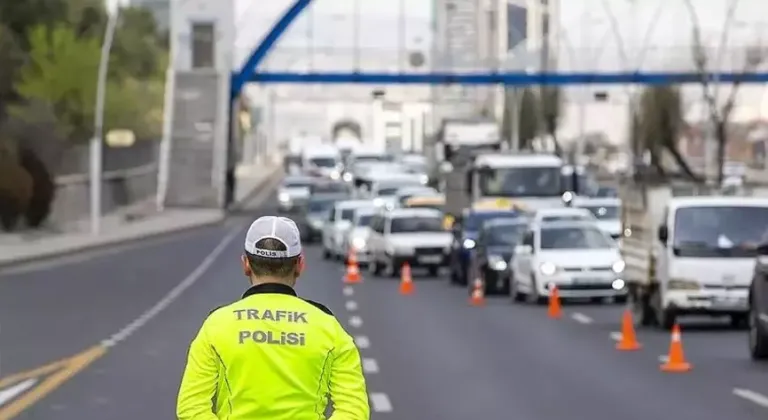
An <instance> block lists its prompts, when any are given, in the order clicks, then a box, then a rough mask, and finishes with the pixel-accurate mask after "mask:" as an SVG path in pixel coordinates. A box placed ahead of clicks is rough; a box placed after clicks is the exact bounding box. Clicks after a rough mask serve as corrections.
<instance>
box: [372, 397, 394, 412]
mask: <svg viewBox="0 0 768 420" xmlns="http://www.w3.org/2000/svg"><path fill="white" fill-rule="evenodd" d="M370 397H371V408H372V409H373V411H375V412H377V413H390V412H392V403H391V402H390V401H389V397H388V396H387V394H384V393H382V392H371V394H370Z"/></svg>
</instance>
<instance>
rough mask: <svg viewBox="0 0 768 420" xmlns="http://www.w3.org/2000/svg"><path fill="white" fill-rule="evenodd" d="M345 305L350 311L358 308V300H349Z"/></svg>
mask: <svg viewBox="0 0 768 420" xmlns="http://www.w3.org/2000/svg"><path fill="white" fill-rule="evenodd" d="M344 306H345V307H346V308H347V310H348V311H356V310H357V302H355V301H354V300H349V301H347V303H345V304H344Z"/></svg>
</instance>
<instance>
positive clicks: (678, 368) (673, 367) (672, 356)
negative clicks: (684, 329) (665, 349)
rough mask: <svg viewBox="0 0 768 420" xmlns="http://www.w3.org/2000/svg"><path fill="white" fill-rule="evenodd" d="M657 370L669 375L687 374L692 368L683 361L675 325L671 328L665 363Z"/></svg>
mask: <svg viewBox="0 0 768 420" xmlns="http://www.w3.org/2000/svg"><path fill="white" fill-rule="evenodd" d="M659 368H660V369H661V371H662V372H669V373H683V372H688V371H690V370H691V369H692V368H693V366H691V364H690V363H688V362H687V361H686V360H685V354H684V353H683V340H682V336H681V334H680V326H679V325H677V324H675V325H674V326H673V327H672V338H671V340H670V343H669V355H668V357H667V361H666V362H665V363H664V364H662V365H661V366H660V367H659Z"/></svg>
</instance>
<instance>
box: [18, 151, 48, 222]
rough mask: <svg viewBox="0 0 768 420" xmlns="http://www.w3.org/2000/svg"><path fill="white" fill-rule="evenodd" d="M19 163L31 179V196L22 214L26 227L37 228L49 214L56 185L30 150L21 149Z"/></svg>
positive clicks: (43, 164)
mask: <svg viewBox="0 0 768 420" xmlns="http://www.w3.org/2000/svg"><path fill="white" fill-rule="evenodd" d="M19 162H20V163H21V166H22V167H23V168H24V170H26V172H27V173H28V174H29V176H30V177H31V179H32V194H31V197H30V200H29V206H27V209H26V211H25V212H24V219H25V220H26V222H27V226H29V227H33V228H37V227H40V226H41V225H42V224H43V222H45V220H46V219H47V218H48V216H49V215H50V214H51V208H52V207H53V199H54V197H55V196H56V184H55V183H54V181H53V175H52V174H51V172H50V171H49V170H48V168H46V166H45V163H43V161H42V160H41V159H40V158H39V157H38V156H37V154H35V153H34V152H33V151H32V150H30V149H22V150H21V151H20V153H19Z"/></svg>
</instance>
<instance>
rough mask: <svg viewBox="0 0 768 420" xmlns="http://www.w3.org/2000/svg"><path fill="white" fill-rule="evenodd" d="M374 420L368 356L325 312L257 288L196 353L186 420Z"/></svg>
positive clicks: (219, 320) (182, 413) (215, 323)
mask: <svg viewBox="0 0 768 420" xmlns="http://www.w3.org/2000/svg"><path fill="white" fill-rule="evenodd" d="M329 396H330V399H331V400H332V401H333V408H334V412H333V415H332V416H331V417H330V418H331V419H332V420H369V418H370V407H369V405H368V393H367V391H366V385H365V379H364V377H363V371H362V367H361V362H360V353H359V351H358V350H357V347H356V346H355V343H354V341H353V339H352V337H351V336H350V335H349V334H348V333H347V332H346V331H345V330H344V328H343V327H342V326H341V324H339V322H338V321H337V320H336V318H335V317H334V316H333V314H332V313H331V311H330V310H329V309H328V308H326V307H325V306H323V305H321V304H319V303H316V302H312V301H309V300H304V299H301V298H299V297H297V295H296V292H295V291H294V290H293V288H291V287H289V286H286V285H281V284H276V283H270V284H261V285H257V286H253V287H251V288H250V289H248V291H247V292H246V293H245V294H244V295H243V298H242V299H241V300H239V301H237V302H235V303H233V304H231V305H228V306H224V307H221V308H218V309H216V310H214V311H213V312H211V314H210V315H209V316H208V318H207V319H206V320H205V322H204V323H203V326H202V327H201V328H200V332H199V333H198V335H197V337H195V339H194V340H193V341H192V344H191V346H190V349H189V356H188V360H187V366H186V369H185V371H184V377H183V378H182V381H181V389H180V390H179V397H178V401H177V406H176V415H177V417H178V418H179V420H219V419H228V420H246V419H247V420H282V419H286V420H287V419H292V420H304V419H306V420H310V419H311V420H317V419H318V418H325V417H323V413H324V412H325V409H326V405H327V404H328V397H329Z"/></svg>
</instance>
